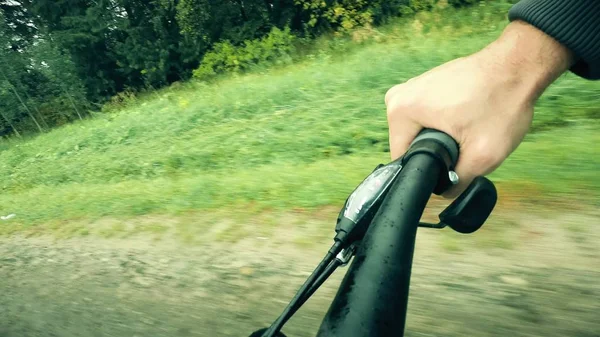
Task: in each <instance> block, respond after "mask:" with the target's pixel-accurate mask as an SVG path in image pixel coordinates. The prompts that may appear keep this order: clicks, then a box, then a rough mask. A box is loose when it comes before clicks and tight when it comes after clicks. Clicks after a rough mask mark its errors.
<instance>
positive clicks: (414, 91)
mask: <svg viewBox="0 0 600 337" xmlns="http://www.w3.org/2000/svg"><path fill="white" fill-rule="evenodd" d="M572 63H573V56H572V54H571V52H570V51H568V50H567V49H566V48H565V47H563V46H562V45H560V44H559V43H558V42H556V41H555V40H553V39H552V38H550V37H549V36H547V35H545V34H544V33H542V32H541V31H539V30H538V29H536V28H534V27H533V26H530V25H528V24H526V23H523V22H519V21H516V22H513V23H511V24H509V25H508V27H507V28H506V30H505V31H504V33H503V34H502V36H501V37H500V38H499V39H498V40H497V41H495V42H493V43H492V44H490V45H489V46H488V47H487V48H485V49H483V50H481V51H480V52H478V53H476V54H473V55H470V56H467V57H463V58H459V59H456V60H453V61H450V62H448V63H446V64H443V65H441V66H439V67H436V68H434V69H431V70H430V71H428V72H426V73H424V74H422V75H420V76H418V77H415V78H413V79H410V80H409V81H407V82H406V83H404V84H400V85H397V86H395V87H393V88H391V89H390V90H389V91H388V92H387V94H386V96H385V103H386V106H387V115H388V124H389V137H390V152H391V157H392V159H396V158H398V157H400V156H401V155H402V154H404V153H405V152H406V150H407V149H408V147H409V145H410V143H411V142H412V140H413V139H414V138H415V137H416V136H417V134H418V133H419V131H421V129H423V128H433V129H437V130H440V131H444V132H446V133H447V134H449V135H451V136H452V137H453V138H454V139H455V140H456V141H457V142H458V144H459V146H460V156H459V160H458V163H457V166H456V170H455V171H456V173H457V174H458V176H459V178H460V182H459V184H458V185H456V186H454V187H453V188H452V189H451V190H449V191H448V192H446V193H445V194H444V197H447V198H454V197H456V196H458V195H459V194H460V193H462V191H464V190H465V189H466V188H467V186H468V185H469V184H470V183H471V181H472V180H473V179H474V178H475V177H476V176H480V175H487V174H489V173H491V172H493V171H494V170H495V169H496V168H497V167H499V166H500V164H501V163H502V162H503V161H504V160H505V159H506V158H507V157H508V156H509V155H510V154H511V153H512V152H513V151H514V150H515V149H516V148H517V146H518V145H519V144H520V143H521V142H522V140H523V138H524V137H525V135H526V134H527V131H528V130H529V127H530V125H531V122H532V119H533V108H534V105H535V102H536V100H537V98H538V97H539V96H540V95H541V93H542V92H543V91H544V89H545V88H546V87H548V86H549V85H550V84H551V83H552V82H553V81H554V80H556V78H558V76H560V74H562V73H563V72H565V71H566V70H567V69H568V68H569V67H570V66H571V65H572Z"/></svg>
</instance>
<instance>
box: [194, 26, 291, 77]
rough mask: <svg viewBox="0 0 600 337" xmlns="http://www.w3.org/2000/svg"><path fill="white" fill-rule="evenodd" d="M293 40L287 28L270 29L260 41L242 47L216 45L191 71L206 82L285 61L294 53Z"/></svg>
mask: <svg viewBox="0 0 600 337" xmlns="http://www.w3.org/2000/svg"><path fill="white" fill-rule="evenodd" d="M294 41H295V36H294V35H293V34H292V33H291V31H290V29H289V28H286V29H284V30H280V29H278V28H273V29H272V30H271V32H270V33H269V34H268V35H267V36H265V37H263V38H262V39H258V40H252V41H245V42H244V44H243V45H241V46H234V45H233V44H232V43H231V42H229V41H223V42H219V43H217V44H215V46H214V48H213V49H212V50H211V51H210V52H208V53H206V54H205V55H204V58H203V59H202V62H201V63H200V67H198V68H197V69H196V70H194V77H195V78H198V79H203V80H205V79H209V78H211V77H214V76H215V75H218V74H223V73H238V72H241V71H245V70H248V69H250V68H252V67H255V66H266V65H272V64H277V63H282V62H287V61H289V60H290V59H291V55H292V54H293V52H294V50H295V48H294Z"/></svg>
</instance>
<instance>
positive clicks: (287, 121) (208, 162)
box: [0, 2, 600, 244]
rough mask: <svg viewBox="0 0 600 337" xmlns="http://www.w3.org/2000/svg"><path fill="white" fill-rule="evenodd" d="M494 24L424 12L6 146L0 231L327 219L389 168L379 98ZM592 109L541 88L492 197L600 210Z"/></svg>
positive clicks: (483, 15)
mask: <svg viewBox="0 0 600 337" xmlns="http://www.w3.org/2000/svg"><path fill="white" fill-rule="evenodd" d="M505 11H506V4H503V3H500V2H499V3H492V4H488V5H486V6H480V7H475V8H470V9H465V10H459V11H453V10H449V11H446V12H434V13H421V14H419V15H418V16H416V17H415V18H412V19H404V20H400V21H397V22H394V23H393V24H389V25H387V26H385V27H381V28H378V29H377V30H374V29H363V30H358V31H357V32H356V33H355V34H353V35H352V36H351V37H350V38H339V39H328V40H325V39H321V40H319V41H317V42H316V46H317V47H318V48H317V47H315V50H314V52H312V54H310V53H307V54H308V55H307V56H306V58H305V59H304V61H302V62H299V63H298V64H295V65H292V66H287V67H279V68H273V69H271V70H264V71H261V72H255V73H251V74H246V75H243V76H231V77H227V78H222V79H220V80H218V81H217V82H215V83H210V84H208V83H201V82H189V83H183V84H178V85H176V86H173V87H171V88H167V89H164V90H160V91H158V92H155V93H153V94H151V95H148V96H147V97H143V98H136V99H131V100H130V101H126V102H124V103H123V106H122V107H121V108H120V109H118V110H115V109H112V110H109V112H108V113H105V114H100V115H98V116H96V118H94V119H92V120H87V121H84V122H79V123H74V124H71V125H67V126H65V127H62V128H60V129H57V130H54V131H52V132H50V133H48V134H44V135H39V136H37V137H34V138H30V139H26V140H20V141H14V140H11V141H2V142H0V177H1V178H2V180H1V182H0V189H1V191H2V193H1V195H0V213H1V214H2V215H5V214H9V213H15V214H17V217H16V218H14V219H12V220H11V221H10V222H6V223H2V225H3V226H2V227H0V232H4V233H10V232H15V231H20V230H23V229H28V228H29V229H31V228H36V227H39V228H41V227H44V226H45V227H48V228H55V227H56V228H60V227H61V226H64V224H65V223H66V222H69V221H73V222H76V223H85V222H94V221H96V220H98V219H102V218H106V217H110V218H123V219H126V218H134V217H139V216H145V215H148V214H160V215H167V216H183V215H185V214H186V213H188V212H217V211H223V212H221V213H220V214H224V215H223V216H227V217H238V218H240V219H244V217H245V216H246V215H252V214H257V213H261V212H264V211H266V210H290V209H308V210H314V209H319V208H322V207H325V206H331V205H333V206H339V205H341V203H342V202H343V201H344V200H345V198H346V196H347V195H348V193H349V192H351V191H352V189H353V188H354V187H355V186H356V185H357V184H358V183H360V181H361V180H362V179H363V178H364V176H365V175H366V174H368V173H369V172H370V171H371V170H372V169H373V168H374V167H375V166H376V165H377V164H378V163H382V162H387V160H388V158H389V157H388V153H387V151H388V148H387V147H388V145H387V124H386V118H385V107H384V103H383V95H384V94H385V92H386V91H387V89H388V88H390V87H391V86H393V85H394V84H397V83H399V82H402V81H404V80H406V79H409V78H411V77H413V76H415V75H418V74H420V73H422V72H423V71H426V70H428V69H430V68H431V67H434V66H436V65H439V64H441V63H443V62H445V61H448V60H450V59H452V58H455V57H458V56H463V55H466V54H468V53H471V52H473V51H476V50H477V49H479V48H481V47H483V46H484V45H486V44H487V43H488V42H490V41H491V40H492V39H493V38H494V37H495V36H497V35H498V34H499V32H500V31H501V29H502V28H503V26H504V25H505V24H506V20H505V18H504V13H505ZM317 51H318V52H317ZM599 103H600V83H598V82H591V81H585V80H582V79H579V78H577V77H575V76H573V75H566V76H564V77H563V78H561V79H560V80H559V81H558V82H557V83H556V84H555V85H553V86H552V87H551V88H550V89H549V90H548V91H547V92H546V94H545V95H544V96H543V97H542V98H541V100H540V101H539V104H538V107H537V111H536V118H535V122H534V126H533V129H532V130H533V133H532V134H531V135H530V136H529V137H528V138H527V140H526V142H525V143H524V144H523V145H522V146H521V147H520V148H519V149H518V150H517V151H516V153H515V154H514V155H513V156H512V157H511V158H510V159H509V160H508V162H507V163H506V164H505V165H504V166H503V167H502V168H501V169H499V170H498V171H497V172H496V173H494V174H493V175H492V178H493V179H494V180H495V181H497V182H498V183H499V184H500V186H502V191H510V193H509V194H511V195H514V194H515V193H516V194H519V193H520V194H521V195H523V196H524V197H527V198H528V199H530V200H533V201H535V199H536V198H538V197H540V198H541V197H542V196H544V198H553V199H554V200H561V199H568V200H576V201H577V202H579V201H583V202H588V203H594V202H596V203H597V201H596V200H598V197H599V196H600V176H599V175H598V168H599V167H600V156H599V155H598V151H599V146H598V144H600V132H599V131H600V130H599V129H600V126H599V125H600V124H599V123H598V120H599V119H598V116H599V115H598V112H599V111H600V110H599V109H598V106H600V104H599ZM122 230H123V229H122V228H120V227H119V228H116V229H115V228H109V229H106V231H107V233H106V234H104V235H113V234H111V233H113V232H119V231H122ZM147 230H148V231H150V232H153V233H161V232H162V231H164V228H162V227H160V226H157V227H152V228H150V229H147ZM74 231H75V232H77V233H80V234H82V235H87V234H89V233H90V230H89V229H80V230H75V229H74ZM182 231H183V232H185V230H182ZM232 235H233V234H232ZM239 235H240V234H239V233H238V234H235V235H234V237H238V236H239ZM300 244H302V243H300Z"/></svg>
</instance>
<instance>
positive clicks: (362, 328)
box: [252, 129, 496, 337]
mask: <svg viewBox="0 0 600 337" xmlns="http://www.w3.org/2000/svg"><path fill="white" fill-rule="evenodd" d="M458 155H459V146H458V144H457V143H456V142H455V141H454V139H452V137H450V136H449V135H447V134H445V133H443V132H440V131H436V130H432V129H425V130H423V131H421V132H420V133H419V135H417V137H416V138H415V139H414V141H413V142H412V144H411V146H410V147H409V149H408V151H407V152H406V153H405V154H404V155H403V156H402V157H400V158H398V159H396V160H395V161H393V162H391V163H389V164H388V165H379V166H377V168H376V169H375V171H373V172H372V173H371V174H370V175H369V176H368V177H367V178H366V179H365V180H364V181H363V182H362V183H361V184H360V185H359V186H358V187H357V188H356V189H355V190H354V192H353V193H352V194H351V195H350V196H349V197H348V199H347V200H346V203H345V205H344V207H343V208H342V210H341V211H340V215H339V216H338V221H337V224H336V235H335V238H334V242H335V243H334V245H333V246H332V248H331V249H330V251H329V252H328V254H327V255H326V257H325V258H324V259H323V261H322V262H321V263H320V264H319V267H317V269H315V271H314V272H313V274H311V276H310V277H309V279H308V280H307V281H306V282H305V284H304V285H303V286H302V287H301V288H300V290H299V291H298V292H297V293H296V296H294V298H293V299H292V301H291V302H290V304H289V305H288V306H287V307H286V309H285V310H284V312H283V313H282V314H281V315H280V316H279V317H278V319H277V320H276V321H275V322H274V323H273V324H272V325H271V327H269V328H268V329H263V330H259V331H257V332H255V333H254V334H253V335H252V336H263V337H265V336H266V337H273V336H275V335H276V334H277V333H278V332H279V331H280V329H281V327H282V326H283V324H285V322H286V321H287V320H288V319H289V318H290V317H291V315H293V313H294V312H296V310H298V308H299V307H300V306H301V305H302V304H303V303H304V302H305V301H306V300H307V299H308V297H310V295H311V294H312V293H313V292H314V290H315V289H317V288H318V287H319V286H320V285H321V284H322V283H323V282H324V280H325V279H327V277H328V276H329V275H330V274H331V272H333V270H335V268H337V266H339V265H345V264H346V263H347V262H348V260H349V259H350V258H351V257H352V255H353V253H354V251H355V249H356V248H357V247H358V251H357V252H356V255H355V257H354V260H353V262H352V264H351V265H350V268H349V270H348V272H347V273H346V276H345V277H344V280H343V281H342V284H341V286H340V287H339V289H338V292H337V294H336V296H335V298H334V300H333V302H332V304H331V307H330V308H329V311H328V312H327V314H326V316H325V318H324V320H323V322H322V324H321V327H320V329H319V332H318V335H317V337H342V336H343V337H392V336H394V337H402V336H404V327H405V323H406V309H407V306H408V296H409V287H410V277H411V269H412V260H413V254H414V246H415V239H416V234H417V228H418V227H419V226H420V225H421V226H423V227H429V228H444V227H446V226H449V227H451V228H452V229H454V230H455V231H457V232H460V233H472V232H474V231H476V230H477V229H479V228H480V227H481V225H482V224H483V222H484V221H485V220H486V219H487V217H488V216H489V214H490V213H491V211H492V209H493V208H494V205H495V202H496V190H495V188H494V185H493V183H492V182H490V181H489V180H487V179H486V178H484V177H478V178H477V179H475V181H474V182H473V183H472V184H471V186H469V188H467V190H466V191H465V192H464V193H463V194H461V196H459V197H458V198H457V199H456V200H455V201H454V202H453V203H452V204H451V205H450V206H449V207H447V208H446V210H444V212H442V213H441V214H440V223H438V224H427V223H421V224H420V222H419V220H420V218H421V216H422V214H423V211H424V209H425V207H426V205H427V202H428V201H429V198H430V197H431V194H432V193H435V194H438V195H439V194H442V193H443V192H445V191H446V190H447V189H448V188H449V187H450V185H452V184H456V183H457V182H458V178H457V176H456V174H455V172H453V169H454V166H455V165H456V163H457V161H458ZM473 201H476V202H475V203H474V202H473ZM338 253H339V254H342V256H341V257H340V255H339V254H338ZM334 256H335V261H333V260H332V258H333V257H334ZM323 267H325V269H323ZM325 270H326V271H325Z"/></svg>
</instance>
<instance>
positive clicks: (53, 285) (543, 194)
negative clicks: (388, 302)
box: [0, 0, 600, 337]
mask: <svg viewBox="0 0 600 337" xmlns="http://www.w3.org/2000/svg"><path fill="white" fill-rule="evenodd" d="M515 2H516V1H475V0H394V1H382V0H327V1H321V0H293V1H292V0H281V1H274V0H266V1H265V0H260V1H258V0H235V1H213V0H149V1H141V0H97V1H87V0H60V1H56V0H36V1H30V0H0V115H1V116H0V117H1V118H0V136H2V138H1V139H0V178H1V180H0V189H1V190H0V191H1V192H0V215H1V216H2V217H1V218H0V303H1V305H0V336H2V337H5V336H15V337H16V336H18V337H29V336H32V337H34V336H61V337H71V336H172V337H175V336H177V337H179V336H247V335H249V334H250V332H251V331H253V330H256V329H258V328H260V327H263V326H267V325H269V324H270V323H271V322H272V321H273V320H274V319H275V318H276V317H277V315H279V313H280V312H281V310H283V308H284V307H285V305H286V304H287V302H288V301H289V300H290V299H291V297H292V296H293V294H294V293H295V291H296V289H297V288H298V287H299V286H300V285H301V284H302V282H303V281H304V280H305V279H306V277H307V276H308V275H309V273H310V272H311V271H312V269H313V268H314V267H315V266H316V264H317V263H318V262H319V261H320V258H321V257H322V255H323V254H324V253H325V251H326V249H327V248H328V247H329V244H330V240H331V238H332V236H333V229H334V226H335V220H336V217H337V213H338V212H339V209H340V207H341V206H342V205H343V203H344V201H345V199H346V197H347V196H348V195H349V193H351V192H352V190H353V189H354V188H355V187H356V186H357V185H358V184H359V183H360V182H361V181H362V180H363V179H364V177H366V176H367V175H368V174H369V173H370V172H371V171H372V170H373V168H374V167H375V166H376V165H377V164H379V163H387V162H388V161H389V153H388V152H389V148H388V143H387V139H388V136H387V120H386V114H385V105H384V102H383V97H384V94H385V92H386V91H387V89H389V88H390V87H392V86H393V85H395V84H398V83H401V82H403V81H406V80H407V79H409V78H411V77H414V76H416V75H419V74H421V73H422V72H424V71H427V70H429V69H430V68H432V67H435V66H437V65H440V64H442V63H444V62H446V61H449V60H451V59H454V58H456V57H460V56H465V55H468V54H470V53H472V52H475V51H477V50H478V49H480V48H482V47H484V46H485V45H486V44H488V43H490V42H491V41H492V40H494V39H495V38H496V37H497V36H498V35H499V34H500V32H501V31H502V29H503V28H504V27H505V26H506V25H507V23H508V20H507V11H508V9H509V8H510V6H511V4H512V3H515ZM431 99H435V97H431ZM599 121H600V82H592V81H587V80H583V79H581V78H578V77H576V76H574V75H573V74H570V73H568V74H565V75H564V76H563V77H561V78H560V79H559V80H558V81H557V82H556V83H554V84H553V85H552V86H551V87H550V88H549V89H548V90H547V91H546V92H545V93H544V95H543V96H542V97H541V99H540V100H539V101H538V103H537V106H536V115H535V119H534V122H533V126H532V128H531V131H530V133H529V135H528V136H527V138H526V140H525V142H524V143H523V144H522V145H521V146H520V147H519V148H518V150H517V151H516V152H515V153H514V154H513V155H512V156H511V157H510V158H509V159H508V160H507V161H506V163H505V164H504V165H503V166H502V167H501V168H500V169H498V170H497V171H496V172H494V173H493V174H492V175H490V179H491V180H493V181H494V182H495V183H496V186H497V188H498V192H499V201H498V205H497V207H496V210H495V212H494V214H493V215H492V216H491V217H490V219H489V221H488V223H487V224H486V225H485V226H484V227H483V228H482V229H481V230H480V231H479V232H477V233H475V234H472V235H469V236H465V235H460V234H457V233H453V232H451V231H449V230H448V231H446V230H444V231H434V230H426V229H422V230H420V231H419V235H418V240H417V248H416V252H415V261H414V268H413V278H412V280H413V282H412V288H411V299H410V303H409V317H408V323H407V329H408V332H407V334H406V335H407V336H415V337H416V336H446V337H450V336H465V335H467V336H469V335H471V336H549V337H550V336H577V337H593V336H595V337H598V336H600V323H599V322H598V320H597V312H598V310H600V283H599V282H598V280H599V279H600V268H599V266H600V263H599V261H600V251H599V250H598V246H599V243H600V227H599V226H598V224H599V223H600V210H599V209H600V207H599V206H600V203H599V198H598V197H599V196H600V174H599V173H598V172H599V170H600V145H599V144H600V123H599ZM447 204H448V201H445V200H442V199H440V198H437V197H433V198H432V200H431V202H430V205H429V206H428V209H427V211H426V214H425V216H424V217H425V218H426V219H429V220H435V219H436V217H437V214H438V213H439V212H440V211H441V210H442V209H443V208H444V207H445V206H446V205H447ZM344 271H345V270H341V271H339V272H338V273H336V274H335V275H334V276H333V277H332V279H331V280H330V281H328V282H327V283H326V284H325V285H324V286H323V288H322V289H321V290H319V291H318V292H317V293H316V294H315V295H314V296H313V297H314V298H313V299H311V300H310V301H309V302H308V303H307V304H306V305H305V307H303V309H302V310H301V311H300V312H298V314H296V317H295V318H293V319H292V320H291V321H290V323H288V325H287V326H286V327H285V329H284V331H285V332H286V333H287V334H288V335H289V336H290V337H292V336H297V337H309V336H314V335H315V334H316V331H317V329H318V327H319V324H320V322H321V319H322V317H323V315H324V314H325V312H326V311H327V309H328V307H329V304H330V302H331V299H332V297H333V295H334V294H335V291H336V287H337V286H338V285H339V282H340V280H341V278H342V277H343V273H344Z"/></svg>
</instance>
